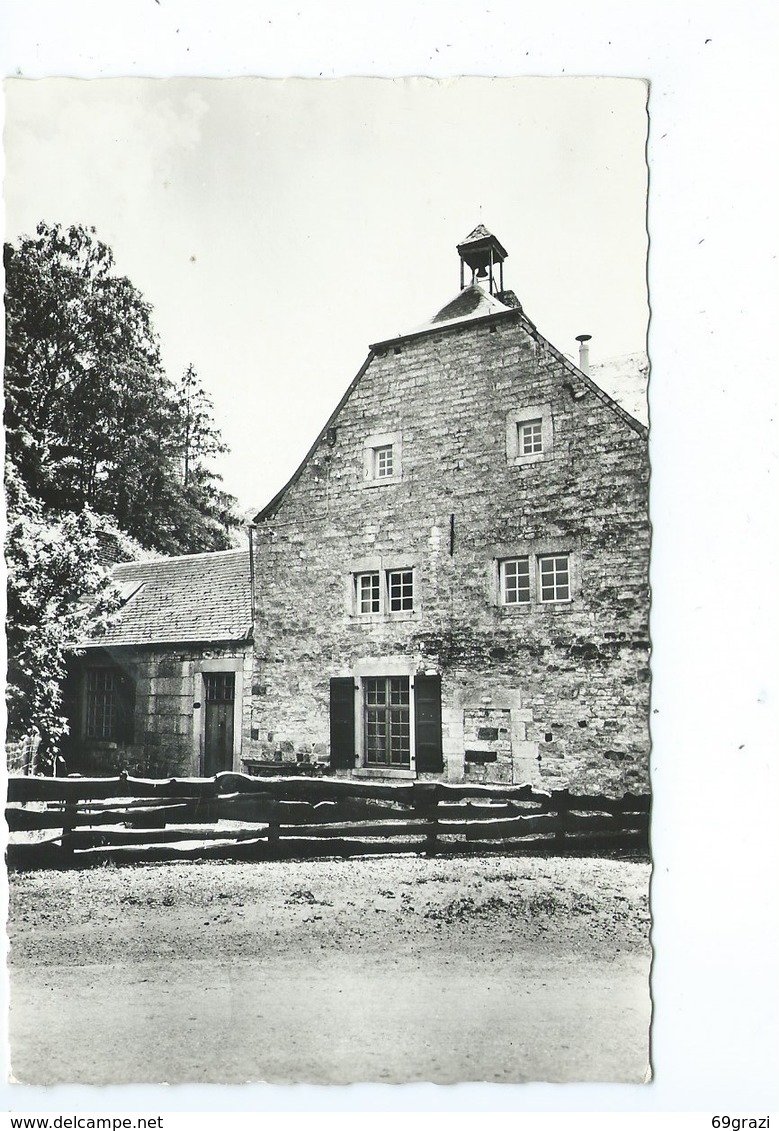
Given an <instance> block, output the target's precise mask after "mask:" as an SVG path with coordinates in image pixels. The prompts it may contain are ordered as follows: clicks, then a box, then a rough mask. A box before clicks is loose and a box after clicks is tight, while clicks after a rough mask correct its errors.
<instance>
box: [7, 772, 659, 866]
mask: <svg viewBox="0 0 779 1131" xmlns="http://www.w3.org/2000/svg"><path fill="white" fill-rule="evenodd" d="M6 821H7V823H8V828H9V832H10V833H11V834H19V837H21V839H19V837H17V838H15V839H14V840H13V841H12V842H11V843H10V844H9V845H8V852H7V861H8V866H9V867H11V868H18V869H24V868H46V867H54V868H57V867H59V868H67V867H83V866H85V865H90V864H99V863H105V862H106V861H109V860H110V861H114V862H116V863H120V862H125V863H140V862H149V863H151V862H156V861H164V860H194V859H215V860H221V859H225V860H230V859H232V860H244V861H252V860H256V861H259V860H279V859H293V858H305V857H313V856H355V855H363V854H375V853H385V852H392V853H398V852H418V853H425V854H428V855H437V854H443V853H452V852H455V853H459V852H513V853H519V852H525V853H536V854H538V853H544V854H547V855H557V854H562V853H598V852H603V851H614V852H621V853H624V852H633V853H638V854H644V853H647V852H648V850H649V796H648V795H645V794H640V795H636V794H630V793H627V794H625V795H624V796H622V797H620V798H613V797H606V796H580V795H578V794H573V793H570V792H569V791H568V790H555V791H553V792H551V793H541V792H538V791H535V790H534V789H533V788H532V787H531V786H482V785H448V784H445V783H438V782H407V783H406V782H404V783H399V784H391V783H379V782H364V781H352V780H351V779H333V778H327V779H324V778H303V777H294V778H279V779H275V780H272V779H267V778H257V777H253V776H251V777H250V776H247V775H244V774H233V773H224V774H218V775H217V776H216V777H215V778H178V779H170V780H165V781H163V780H157V779H144V778H130V777H128V776H127V775H126V774H120V775H119V777H116V778H80V777H69V778H44V777H29V776H18V777H17V776H14V777H11V778H9V782H8V806H7V808H6ZM46 830H49V831H54V832H55V835H53V836H52V837H50V838H48V839H44V840H40V839H38V840H32V839H31V838H28V839H27V840H25V839H24V834H38V833H41V832H45V831H46Z"/></svg>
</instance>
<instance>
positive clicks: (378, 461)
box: [373, 444, 392, 479]
mask: <svg viewBox="0 0 779 1131" xmlns="http://www.w3.org/2000/svg"><path fill="white" fill-rule="evenodd" d="M391 476H392V444H383V445H382V446H381V447H378V448H374V449H373V477H374V479H389V478H390V477H391Z"/></svg>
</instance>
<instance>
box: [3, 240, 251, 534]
mask: <svg viewBox="0 0 779 1131" xmlns="http://www.w3.org/2000/svg"><path fill="white" fill-rule="evenodd" d="M5 268H6V331H7V332H6V340H7V345H6V371H5V387H6V409H5V419H6V429H7V451H8V458H9V459H10V461H11V463H12V464H13V466H14V467H15V468H16V469H17V471H18V473H19V475H20V477H21V479H22V482H23V483H24V484H25V485H26V487H27V489H28V491H29V493H30V495H31V496H32V497H33V498H35V499H38V500H39V501H40V502H41V503H42V505H43V506H44V507H45V508H47V509H50V510H53V511H55V512H57V513H60V512H65V511H72V512H75V513H79V512H80V511H81V510H82V509H83V508H84V507H88V508H90V510H92V511H94V512H95V513H97V514H103V515H111V516H113V518H114V520H115V521H116V523H117V525H118V526H119V527H120V528H121V529H122V530H125V531H126V532H127V533H128V534H130V535H132V536H133V537H134V538H136V539H137V540H138V541H139V542H140V543H141V544H142V545H144V546H147V547H149V548H153V549H156V550H160V551H162V552H164V553H187V552H192V551H201V550H216V549H224V548H226V547H227V546H229V544H230V538H231V530H232V528H233V527H234V526H235V525H236V524H237V520H236V518H235V516H234V500H233V499H232V498H231V496H229V495H227V494H226V493H225V492H224V491H222V490H221V488H220V486H219V480H218V477H217V476H216V475H215V474H214V473H213V471H212V470H211V469H210V465H209V460H210V459H211V458H212V457H213V456H215V455H218V454H220V453H221V452H223V451H224V450H225V449H224V445H223V444H222V442H221V439H220V437H219V434H218V432H217V430H216V428H215V427H214V424H213V416H212V414H213V406H212V405H211V402H210V400H209V399H208V397H207V396H206V394H205V393H204V391H203V389H202V387H201V385H200V382H199V380H198V377H197V374H196V373H195V371H194V369H193V367H192V366H190V367H189V369H188V370H187V372H186V374H185V375H184V377H183V378H182V379H181V380H180V381H178V382H177V383H174V382H171V381H170V380H169V379H168V378H167V377H166V375H165V373H164V372H163V369H162V365H161V361H160V350H159V343H158V340H157V337H156V334H155V332H154V329H153V326H152V321H151V309H150V307H149V305H148V303H146V302H145V301H144V299H143V297H142V296H141V295H140V294H139V292H138V291H137V290H136V288H135V287H134V286H133V285H132V283H131V282H130V281H129V280H128V279H126V278H123V277H121V276H118V275H117V274H116V273H115V272H114V261H113V255H112V253H111V250H110V248H108V247H107V246H106V245H105V244H103V243H102V242H101V241H100V240H98V239H97V237H96V235H95V233H94V230H93V229H87V228H84V227H70V228H67V229H64V228H62V227H61V226H59V225H55V226H49V225H46V224H39V225H38V228H37V233H36V236H35V237H31V238H24V239H22V240H21V241H20V243H19V246H18V247H14V246H12V245H6V247H5Z"/></svg>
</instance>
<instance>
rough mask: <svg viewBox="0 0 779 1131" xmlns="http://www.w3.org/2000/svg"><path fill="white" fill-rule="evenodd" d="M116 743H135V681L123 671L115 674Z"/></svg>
mask: <svg viewBox="0 0 779 1131" xmlns="http://www.w3.org/2000/svg"><path fill="white" fill-rule="evenodd" d="M116 690H117V695H116V741H117V742H121V743H123V744H124V745H126V746H131V745H132V744H133V742H135V680H134V679H133V677H132V676H131V675H130V674H129V673H128V672H124V671H117V673H116Z"/></svg>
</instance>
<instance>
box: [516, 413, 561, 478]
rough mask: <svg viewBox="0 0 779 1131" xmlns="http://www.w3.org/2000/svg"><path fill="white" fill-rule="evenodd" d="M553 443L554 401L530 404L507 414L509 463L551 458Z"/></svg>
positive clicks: (536, 461)
mask: <svg viewBox="0 0 779 1131" xmlns="http://www.w3.org/2000/svg"><path fill="white" fill-rule="evenodd" d="M553 445H554V425H553V420H552V406H551V405H549V404H536V405H527V406H526V407H524V408H518V409H513V410H512V411H511V412H509V413H508V414H507V415H506V462H507V463H508V464H509V466H514V467H517V466H520V465H522V464H526V463H540V462H541V461H542V460H546V459H549V458H550V456H551V454H552V447H553Z"/></svg>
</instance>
